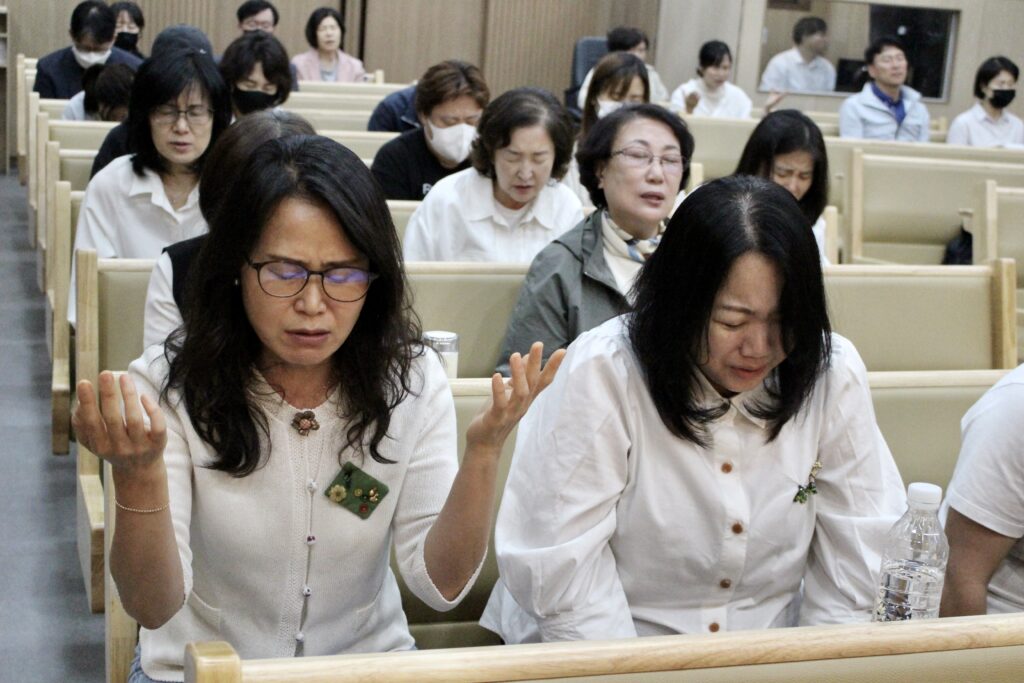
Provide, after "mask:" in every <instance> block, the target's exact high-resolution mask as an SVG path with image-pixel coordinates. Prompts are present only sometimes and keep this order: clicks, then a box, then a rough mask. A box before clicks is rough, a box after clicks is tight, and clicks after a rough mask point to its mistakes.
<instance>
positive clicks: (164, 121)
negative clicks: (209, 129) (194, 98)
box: [149, 104, 213, 128]
mask: <svg viewBox="0 0 1024 683" xmlns="http://www.w3.org/2000/svg"><path fill="white" fill-rule="evenodd" d="M182 116H184V117H185V121H187V122H188V125H189V128H195V127H196V126H199V127H202V126H207V125H209V124H210V121H212V120H213V110H212V109H210V108H209V107H206V106H203V105H201V104H194V105H192V106H191V107H189V108H188V109H178V108H177V107H172V106H171V105H169V104H164V105H161V106H159V107H155V108H154V109H153V110H152V111H151V112H150V114H149V120H150V121H152V122H153V123H155V124H156V125H158V126H173V125H174V124H176V123H177V122H178V119H180V118H181V117H182Z"/></svg>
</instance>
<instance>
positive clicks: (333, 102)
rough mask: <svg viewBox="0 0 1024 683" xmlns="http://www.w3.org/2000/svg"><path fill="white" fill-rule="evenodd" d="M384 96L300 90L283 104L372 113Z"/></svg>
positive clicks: (301, 108) (304, 107) (293, 107)
mask: <svg viewBox="0 0 1024 683" xmlns="http://www.w3.org/2000/svg"><path fill="white" fill-rule="evenodd" d="M382 99H383V97H381V96H379V95H373V94H370V95H364V94H347V93H329V92H307V91H305V90H300V91H299V92H293V93H291V94H290V95H288V99H287V100H285V103H284V104H283V105H281V106H282V107H284V108H285V109H288V110H303V109H342V110H345V111H365V112H367V113H370V112H372V111H373V110H374V108H375V107H376V106H377V105H378V104H380V101H381V100H382Z"/></svg>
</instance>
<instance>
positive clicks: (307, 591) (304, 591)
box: [302, 586, 313, 598]
mask: <svg viewBox="0 0 1024 683" xmlns="http://www.w3.org/2000/svg"><path fill="white" fill-rule="evenodd" d="M302 594H303V595H304V596H306V597H307V598H308V597H309V596H310V595H312V594H313V589H312V588H310V587H309V586H303V587H302Z"/></svg>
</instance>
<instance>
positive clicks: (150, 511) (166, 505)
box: [114, 498, 170, 515]
mask: <svg viewBox="0 0 1024 683" xmlns="http://www.w3.org/2000/svg"><path fill="white" fill-rule="evenodd" d="M114 505H116V506H117V507H118V509H120V510H124V511H126V512H137V513H139V514H140V515H151V514H153V513H154V512H163V511H164V510H166V509H167V508H168V507H170V503H165V504H164V506H163V507H159V508H153V509H152V510H143V509H141V508H130V507H128V506H127V505H121V503H119V502H118V500H117V498H115V499H114Z"/></svg>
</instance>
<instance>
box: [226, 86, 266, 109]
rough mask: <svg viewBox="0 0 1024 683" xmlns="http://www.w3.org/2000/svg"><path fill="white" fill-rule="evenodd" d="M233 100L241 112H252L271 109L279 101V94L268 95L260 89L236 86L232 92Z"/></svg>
mask: <svg viewBox="0 0 1024 683" xmlns="http://www.w3.org/2000/svg"><path fill="white" fill-rule="evenodd" d="M231 101H232V102H234V103H235V109H237V110H238V113H239V114H251V113H253V112H254V111H261V110H263V109H269V108H270V107H273V106H274V102H276V101H277V95H268V94H267V93H265V92H260V91H259V90H239V89H238V88H235V89H234V90H233V91H232V93H231Z"/></svg>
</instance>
